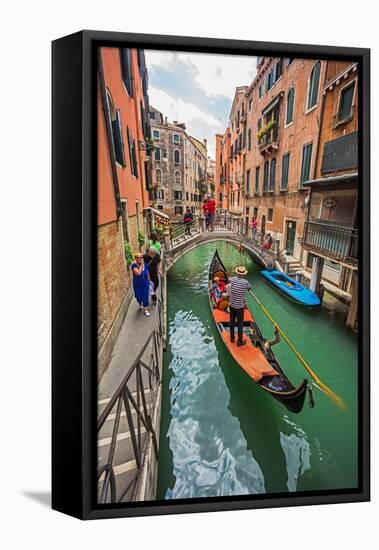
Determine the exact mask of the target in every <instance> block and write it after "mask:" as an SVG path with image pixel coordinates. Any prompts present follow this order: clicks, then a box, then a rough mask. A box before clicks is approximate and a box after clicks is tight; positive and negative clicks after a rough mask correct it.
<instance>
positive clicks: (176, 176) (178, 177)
mask: <svg viewBox="0 0 379 550" xmlns="http://www.w3.org/2000/svg"><path fill="white" fill-rule="evenodd" d="M178 152H179V151H178ZM174 183H175V185H180V183H181V175H180V172H179V171H178V170H175V174H174Z"/></svg>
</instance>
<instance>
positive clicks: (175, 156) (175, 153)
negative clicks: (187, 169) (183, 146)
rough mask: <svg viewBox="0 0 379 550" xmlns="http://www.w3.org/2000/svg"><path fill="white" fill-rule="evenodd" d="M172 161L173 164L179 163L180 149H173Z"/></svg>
mask: <svg viewBox="0 0 379 550" xmlns="http://www.w3.org/2000/svg"><path fill="white" fill-rule="evenodd" d="M174 162H175V164H179V163H180V151H179V150H178V149H175V151H174Z"/></svg>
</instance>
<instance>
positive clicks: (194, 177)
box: [52, 31, 370, 519]
mask: <svg viewBox="0 0 379 550" xmlns="http://www.w3.org/2000/svg"><path fill="white" fill-rule="evenodd" d="M52 51H53V88H52V95H53V151H52V152H53V203H52V208H53V358H52V362H53V388H52V393H53V400H52V430H53V431H52V437H53V448H52V464H53V471H52V496H53V508H54V509H55V510H59V511H61V512H64V513H67V514H70V515H73V516H75V517H78V518H82V519H97V518H113V517H122V516H140V515H151V514H172V513H185V512H198V511H217V510H238V509H246V508H265V507H279V506H295V505H296V506H299V505H309V504H326V503H340V502H358V501H367V500H369V498H370V497H369V495H370V493H369V483H370V452H369V439H370V437H369V434H370V415H369V410H370V378H369V376H370V374H369V365H370V353H369V350H370V342H369V328H370V327H369V313H370V303H369V288H370V280H369V272H370V257H369V244H370V234H369V223H370V214H369V178H370V155H369V147H370V129H369V115H370V97H369V89H370V52H369V50H367V49H360V48H346V47H329V46H313V45H312V46H311V45H298V44H279V43H271V42H253V41H241V40H224V39H222V40H219V39H208V38H193V37H174V36H158V35H144V34H130V33H115V32H100V31H82V32H78V33H76V34H73V35H70V36H66V37H64V38H61V39H58V40H56V41H54V42H53V50H52Z"/></svg>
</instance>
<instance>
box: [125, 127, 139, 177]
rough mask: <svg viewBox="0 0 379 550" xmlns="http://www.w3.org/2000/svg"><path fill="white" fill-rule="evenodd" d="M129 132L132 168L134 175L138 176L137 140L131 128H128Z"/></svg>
mask: <svg viewBox="0 0 379 550" xmlns="http://www.w3.org/2000/svg"><path fill="white" fill-rule="evenodd" d="M127 134H128V145H129V158H130V170H131V172H132V174H133V176H135V177H136V178H138V164H137V151H136V141H135V139H134V138H133V136H132V133H131V131H130V129H129V128H127Z"/></svg>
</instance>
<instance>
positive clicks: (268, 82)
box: [266, 71, 273, 92]
mask: <svg viewBox="0 0 379 550" xmlns="http://www.w3.org/2000/svg"><path fill="white" fill-rule="evenodd" d="M272 84H273V82H272V71H270V72H269V73H268V75H267V76H266V92H268V90H270V88H272Z"/></svg>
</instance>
